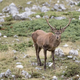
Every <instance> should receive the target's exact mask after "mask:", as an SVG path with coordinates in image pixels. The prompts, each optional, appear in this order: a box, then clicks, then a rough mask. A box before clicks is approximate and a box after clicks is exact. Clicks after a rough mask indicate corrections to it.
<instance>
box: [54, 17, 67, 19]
mask: <svg viewBox="0 0 80 80" xmlns="http://www.w3.org/2000/svg"><path fill="white" fill-rule="evenodd" d="M54 18H55V19H57V20H62V19H66V17H54Z"/></svg>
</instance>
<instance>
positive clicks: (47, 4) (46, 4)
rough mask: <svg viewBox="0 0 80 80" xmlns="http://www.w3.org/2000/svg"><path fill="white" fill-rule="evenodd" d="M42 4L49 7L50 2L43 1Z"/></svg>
mask: <svg viewBox="0 0 80 80" xmlns="http://www.w3.org/2000/svg"><path fill="white" fill-rule="evenodd" d="M42 6H48V7H50V4H49V3H48V2H45V3H44V4H42Z"/></svg>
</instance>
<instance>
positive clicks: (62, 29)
mask: <svg viewBox="0 0 80 80" xmlns="http://www.w3.org/2000/svg"><path fill="white" fill-rule="evenodd" d="M45 19H46V18H45ZM71 20H72V19H69V23H68V24H67V25H66V26H65V27H64V28H61V27H60V29H59V30H57V29H56V27H52V26H51V25H50V23H49V20H48V19H46V22H47V23H48V25H49V26H50V28H51V30H52V32H53V33H55V37H56V40H60V39H61V34H62V33H63V32H64V31H65V29H66V28H67V27H68V26H69V25H70V23H71Z"/></svg>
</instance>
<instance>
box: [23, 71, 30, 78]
mask: <svg viewBox="0 0 80 80" xmlns="http://www.w3.org/2000/svg"><path fill="white" fill-rule="evenodd" d="M21 74H22V75H23V76H25V78H26V79H29V78H31V75H30V74H29V73H28V72H27V71H24V70H22V72H21Z"/></svg>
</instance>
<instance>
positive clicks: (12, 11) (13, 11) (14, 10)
mask: <svg viewBox="0 0 80 80" xmlns="http://www.w3.org/2000/svg"><path fill="white" fill-rule="evenodd" d="M9 10H10V11H9V13H10V14H11V15H12V16H13V18H14V16H15V15H16V14H19V11H18V9H17V7H16V5H15V4H14V3H11V4H10V5H9Z"/></svg>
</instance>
